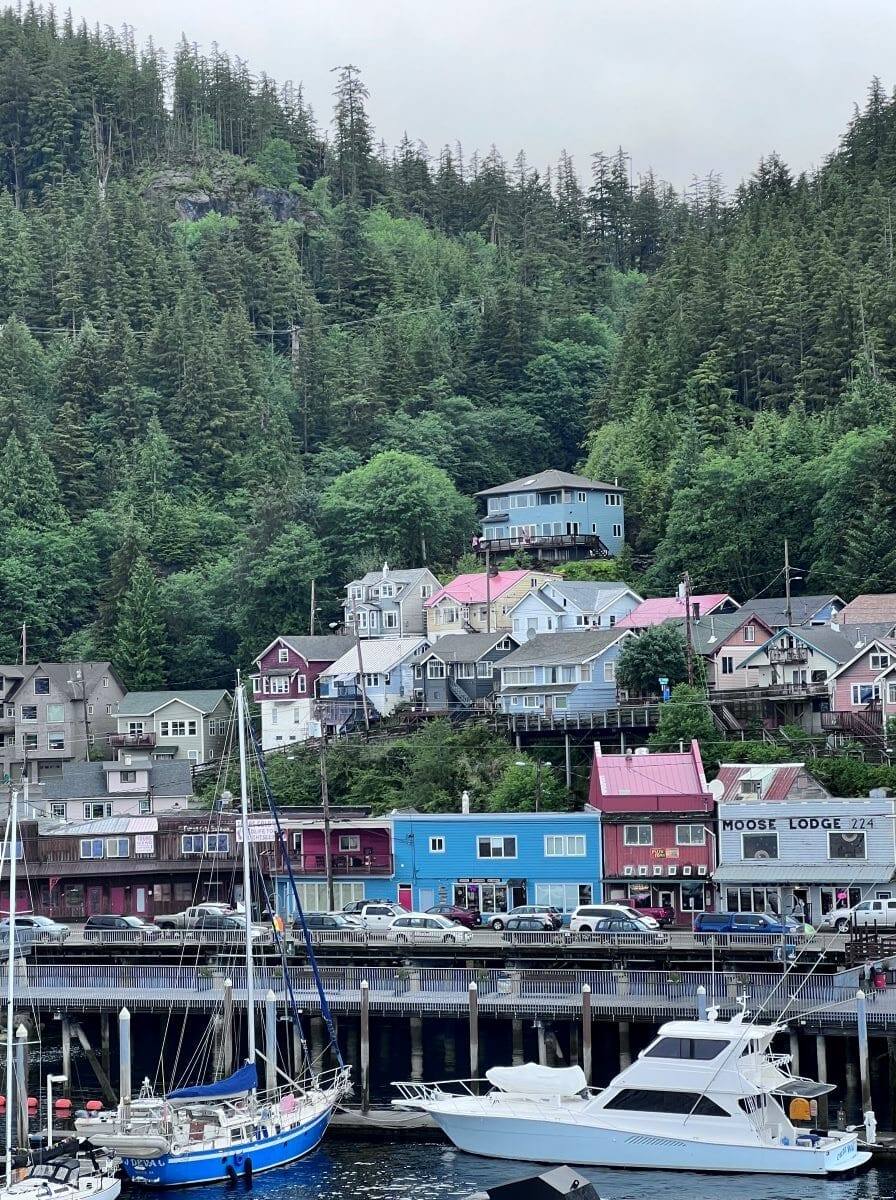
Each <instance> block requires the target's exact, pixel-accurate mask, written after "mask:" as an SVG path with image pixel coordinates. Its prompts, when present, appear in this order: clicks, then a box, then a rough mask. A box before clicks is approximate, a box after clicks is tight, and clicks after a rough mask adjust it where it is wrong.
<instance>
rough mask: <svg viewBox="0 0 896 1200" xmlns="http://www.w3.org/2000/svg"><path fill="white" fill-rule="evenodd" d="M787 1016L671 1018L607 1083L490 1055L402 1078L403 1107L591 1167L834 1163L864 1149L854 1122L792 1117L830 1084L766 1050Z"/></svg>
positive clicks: (469, 1139)
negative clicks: (480, 1066) (462, 1069)
mask: <svg viewBox="0 0 896 1200" xmlns="http://www.w3.org/2000/svg"><path fill="white" fill-rule="evenodd" d="M783 1028H784V1026H781V1025H757V1024H755V1023H753V1022H751V1021H750V1020H749V1019H748V1017H747V1014H746V1013H739V1014H738V1015H737V1016H735V1017H734V1018H733V1019H732V1020H730V1021H719V1020H712V1019H710V1020H701V1021H671V1022H669V1023H668V1024H666V1025H663V1026H662V1027H661V1029H660V1030H659V1033H658V1034H657V1036H656V1038H655V1039H654V1041H653V1042H652V1043H651V1044H650V1045H649V1046H648V1047H647V1049H646V1050H643V1051H642V1052H641V1054H640V1055H639V1056H638V1058H637V1059H636V1061H635V1062H633V1063H632V1064H631V1066H629V1067H626V1068H625V1070H623V1071H622V1072H620V1074H619V1075H617V1076H616V1078H615V1079H614V1080H613V1081H612V1083H610V1084H609V1085H608V1086H607V1087H605V1088H603V1089H602V1090H599V1091H595V1090H591V1089H589V1088H588V1087H587V1084H586V1080H585V1075H584V1073H583V1071H582V1070H581V1069H580V1068H579V1067H564V1068H554V1067H540V1066H537V1065H536V1064H533V1063H528V1064H526V1065H524V1066H519V1067H494V1068H492V1069H491V1070H490V1071H487V1072H486V1079H487V1080H488V1083H489V1084H491V1089H490V1090H488V1091H486V1092H484V1094H482V1095H479V1094H477V1091H475V1090H474V1088H473V1086H472V1083H473V1081H464V1080H454V1081H452V1082H450V1083H449V1082H444V1083H431V1084H425V1083H398V1084H396V1085H395V1086H396V1087H397V1088H398V1089H399V1091H400V1092H401V1099H399V1100H393V1102H392V1103H393V1104H394V1105H396V1106H397V1107H398V1108H405V1109H422V1110H423V1111H424V1112H427V1113H429V1114H430V1116H431V1117H432V1118H433V1120H434V1121H436V1123H437V1124H438V1125H439V1126H440V1127H441V1128H442V1129H443V1130H444V1131H445V1133H446V1134H447V1135H448V1137H449V1138H450V1139H451V1141H452V1142H453V1143H454V1144H455V1145H456V1146H457V1147H458V1148H459V1149H461V1150H466V1151H468V1152H469V1153H471V1154H481V1155H484V1156H486V1157H489V1158H509V1159H520V1160H522V1161H525V1162H545V1163H569V1164H571V1165H578V1166H592V1167H656V1168H659V1169H661V1170H674V1169H679V1170H689V1171H735V1172H736V1171H744V1172H751V1173H756V1172H761V1173H765V1174H786V1175H836V1174H841V1173H843V1172H846V1171H853V1170H855V1169H856V1168H857V1167H860V1166H862V1165H864V1164H865V1163H866V1162H867V1161H868V1159H869V1158H870V1157H871V1156H870V1154H868V1153H867V1152H865V1151H862V1150H859V1148H858V1137H857V1134H855V1133H841V1132H839V1131H835V1130H830V1131H820V1130H809V1129H808V1128H802V1127H800V1126H796V1125H794V1124H793V1123H792V1122H791V1120H790V1118H789V1117H788V1115H787V1105H788V1104H789V1101H790V1099H791V1098H792V1097H794V1096H804V1097H806V1098H807V1099H811V1098H813V1097H817V1096H821V1095H824V1094H825V1093H827V1092H829V1091H832V1090H833V1089H832V1087H830V1086H829V1085H827V1084H823V1083H815V1082H814V1081H813V1080H810V1079H801V1078H799V1077H797V1076H794V1075H792V1074H791V1073H790V1070H789V1066H790V1056H789V1055H785V1054H773V1053H772V1052H771V1043H772V1039H773V1038H774V1036H775V1034H776V1033H779V1032H780V1031H781V1030H782V1029H783Z"/></svg>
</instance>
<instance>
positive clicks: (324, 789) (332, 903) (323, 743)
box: [317, 702, 336, 912]
mask: <svg viewBox="0 0 896 1200" xmlns="http://www.w3.org/2000/svg"><path fill="white" fill-rule="evenodd" d="M317 719H318V723H319V724H320V803H321V808H322V809H323V814H324V862H325V864H326V873H327V906H328V907H329V910H330V912H335V911H336V897H335V893H334V889H333V855H332V852H331V849H332V848H331V846H330V788H329V782H328V780H327V725H326V722H325V720H324V712H323V705H322V704H320V702H318V705H317Z"/></svg>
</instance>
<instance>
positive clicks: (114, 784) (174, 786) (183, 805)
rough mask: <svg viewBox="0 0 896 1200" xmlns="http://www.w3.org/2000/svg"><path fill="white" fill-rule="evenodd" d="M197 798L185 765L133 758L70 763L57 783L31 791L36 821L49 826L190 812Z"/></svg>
mask: <svg viewBox="0 0 896 1200" xmlns="http://www.w3.org/2000/svg"><path fill="white" fill-rule="evenodd" d="M192 796H193V773H192V770H191V768H190V764H189V763H188V762H187V761H186V760H181V761H178V762H172V761H171V760H169V759H159V760H158V761H155V760H153V759H151V758H149V757H148V756H137V755H135V756H134V757H133V758H132V760H131V762H129V763H128V762H125V761H123V760H118V759H115V760H113V761H112V762H102V763H98V762H90V763H69V764H68V765H67V766H66V767H65V768H64V769H63V772H62V774H61V776H59V777H58V778H54V779H48V780H47V781H46V782H45V783H43V784H38V785H37V786H36V787H35V788H32V789H31V794H30V797H29V802H30V803H31V804H32V805H33V806H34V809H35V811H34V812H33V813H26V814H25V816H26V817H28V816H34V817H37V818H40V819H44V818H49V820H50V821H69V822H81V821H98V820H105V819H106V818H108V817H131V816H139V817H144V816H148V815H150V814H157V813H160V812H169V811H180V810H183V811H186V809H187V807H188V805H189V802H190V800H191V799H192Z"/></svg>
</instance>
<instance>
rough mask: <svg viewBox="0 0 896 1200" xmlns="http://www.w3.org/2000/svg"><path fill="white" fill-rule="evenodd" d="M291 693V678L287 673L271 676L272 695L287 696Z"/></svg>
mask: <svg viewBox="0 0 896 1200" xmlns="http://www.w3.org/2000/svg"><path fill="white" fill-rule="evenodd" d="M288 694H289V680H288V679H287V678H286V676H285V675H273V676H272V677H271V695H272V696H287V695H288Z"/></svg>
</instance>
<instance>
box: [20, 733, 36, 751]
mask: <svg viewBox="0 0 896 1200" xmlns="http://www.w3.org/2000/svg"><path fill="white" fill-rule="evenodd" d="M22 749H23V750H36V749H37V734H36V733H23V734H22Z"/></svg>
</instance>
